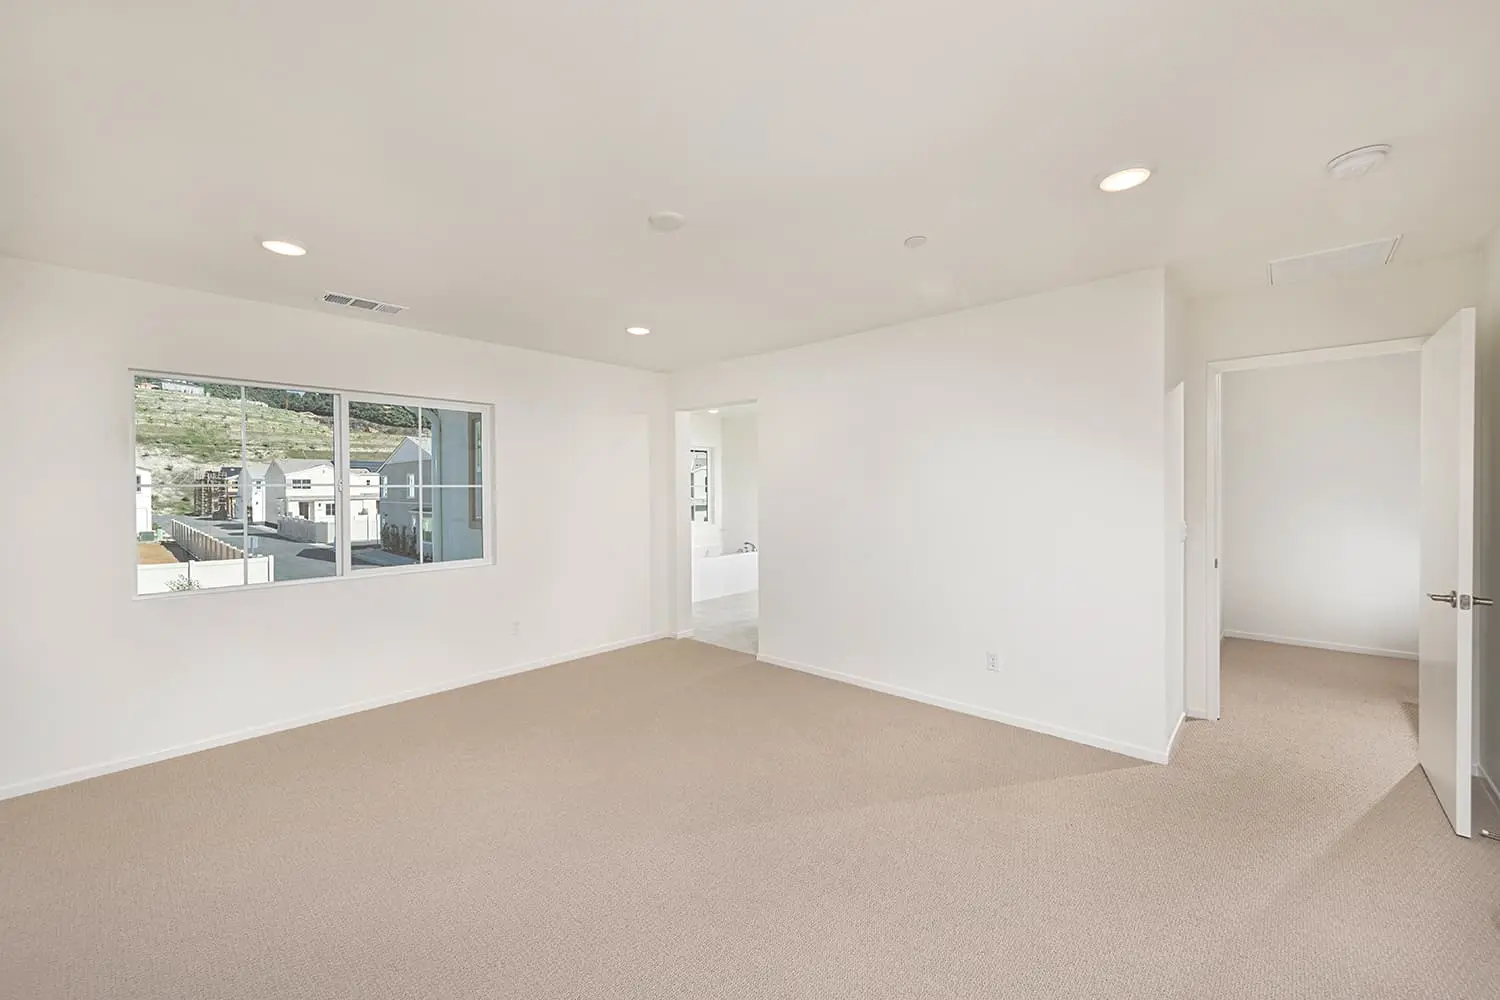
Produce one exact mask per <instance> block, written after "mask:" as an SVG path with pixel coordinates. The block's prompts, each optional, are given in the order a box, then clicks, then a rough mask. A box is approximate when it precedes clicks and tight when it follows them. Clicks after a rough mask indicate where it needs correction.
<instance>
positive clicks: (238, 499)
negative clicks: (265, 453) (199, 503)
mask: <svg viewBox="0 0 1500 1000" xmlns="http://www.w3.org/2000/svg"><path fill="white" fill-rule="evenodd" d="M270 467H271V466H270V465H269V464H267V463H265V462H251V463H250V464H249V465H247V466H246V467H245V468H243V469H235V470H233V472H232V474H231V476H230V479H231V481H232V483H233V485H232V486H231V487H230V490H231V493H232V495H233V497H234V501H235V502H234V516H235V517H236V518H238V519H241V520H243V519H244V517H245V515H246V513H247V511H246V509H245V508H246V506H247V505H248V506H249V511H248V513H249V515H250V523H252V524H265V523H266V470H268V469H269V468H270Z"/></svg>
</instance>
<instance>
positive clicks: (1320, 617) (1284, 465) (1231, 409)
mask: <svg viewBox="0 0 1500 1000" xmlns="http://www.w3.org/2000/svg"><path fill="white" fill-rule="evenodd" d="M1421 364H1422V358H1421V355H1420V354H1417V353H1415V352H1411V353H1406V354H1388V355H1384V356H1381V357H1372V358H1359V359H1353V360H1346V361H1332V362H1325V363H1321V364H1312V365H1293V366H1289V367H1284V368H1265V369H1257V370H1253V371H1241V372H1229V373H1226V374H1225V375H1224V391H1223V416H1222V420H1223V438H1222V439H1223V518H1224V520H1223V529H1222V530H1223V536H1224V537H1223V547H1222V554H1223V561H1222V567H1221V570H1220V579H1221V581H1222V587H1223V599H1224V604H1223V608H1224V612H1223V627H1224V631H1225V633H1226V634H1230V633H1233V634H1236V635H1239V636H1242V637H1249V638H1259V639H1265V640H1268V641H1281V642H1292V643H1298V644H1304V645H1313V646H1327V647H1333V648H1348V649H1349V650H1350V651H1354V652H1366V653H1372V654H1375V655H1398V656H1415V655H1416V652H1417V613H1418V610H1419V607H1420V606H1419V604H1418V601H1417V595H1418V593H1419V590H1420V579H1419V572H1418V571H1419V561H1420V556H1421V504H1420V496H1419V485H1420V482H1419V480H1420V476H1419V472H1420V461H1421V431H1422V427H1421V422H1422V393H1421Z"/></svg>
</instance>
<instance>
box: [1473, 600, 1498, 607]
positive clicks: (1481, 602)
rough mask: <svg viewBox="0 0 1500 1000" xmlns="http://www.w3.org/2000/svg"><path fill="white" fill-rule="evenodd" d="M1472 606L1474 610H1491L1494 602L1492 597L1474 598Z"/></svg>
mask: <svg viewBox="0 0 1500 1000" xmlns="http://www.w3.org/2000/svg"><path fill="white" fill-rule="evenodd" d="M1474 606H1475V607H1476V608H1493V607H1494V606H1495V600H1494V598H1492V597H1476V598H1474Z"/></svg>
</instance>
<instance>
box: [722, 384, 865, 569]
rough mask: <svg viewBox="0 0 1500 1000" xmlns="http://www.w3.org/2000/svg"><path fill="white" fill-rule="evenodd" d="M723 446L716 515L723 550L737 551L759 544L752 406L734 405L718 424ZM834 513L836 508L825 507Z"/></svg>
mask: <svg viewBox="0 0 1500 1000" xmlns="http://www.w3.org/2000/svg"><path fill="white" fill-rule="evenodd" d="M720 428H721V432H722V435H721V436H722V440H723V447H724V457H723V471H722V473H721V478H722V479H723V483H724V511H723V515H722V517H721V519H720V528H721V529H722V532H723V538H724V551H725V552H738V551H739V550H740V546H742V545H744V544H745V543H746V542H753V543H755V544H756V545H759V544H760V509H759V508H760V458H759V451H760V443H759V425H758V424H757V422H756V419H755V411H754V410H753V409H741V408H735V409H733V410H730V411H729V412H727V413H725V414H723V420H722V422H721V424H720ZM828 514H829V516H830V517H837V516H838V511H836V510H835V511H829V512H828Z"/></svg>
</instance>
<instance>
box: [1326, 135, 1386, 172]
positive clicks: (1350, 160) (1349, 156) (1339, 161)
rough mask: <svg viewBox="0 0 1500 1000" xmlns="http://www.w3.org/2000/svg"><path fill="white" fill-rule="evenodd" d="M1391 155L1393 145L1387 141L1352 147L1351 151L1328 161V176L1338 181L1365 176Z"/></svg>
mask: <svg viewBox="0 0 1500 1000" xmlns="http://www.w3.org/2000/svg"><path fill="white" fill-rule="evenodd" d="M1390 155H1391V147H1390V146H1387V145H1386V144H1385V143H1378V144H1376V145H1374V146H1361V147H1359V148H1358V149H1351V150H1349V152H1347V153H1340V154H1339V155H1338V156H1335V157H1334V158H1333V159H1331V160H1329V161H1328V176H1329V177H1332V178H1333V179H1334V180H1336V181H1345V180H1348V179H1349V178H1351V177H1363V176H1364V175H1365V174H1368V173H1369V172H1370V171H1371V170H1374V169H1375V168H1376V167H1378V166H1380V165H1381V164H1382V163H1384V162H1385V158H1386V157H1387V156H1390Z"/></svg>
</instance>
